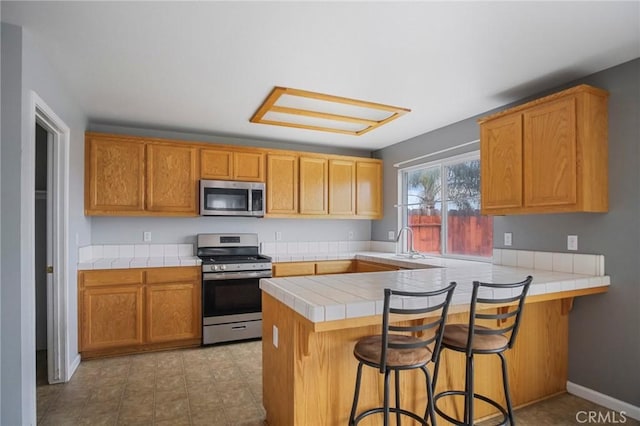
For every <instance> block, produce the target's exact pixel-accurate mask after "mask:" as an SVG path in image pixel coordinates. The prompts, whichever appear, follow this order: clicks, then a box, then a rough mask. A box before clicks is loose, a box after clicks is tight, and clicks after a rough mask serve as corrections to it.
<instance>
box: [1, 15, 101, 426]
mask: <svg viewBox="0 0 640 426" xmlns="http://www.w3.org/2000/svg"><path fill="white" fill-rule="evenodd" d="M5 70H7V71H9V72H8V74H7V75H5ZM5 88H8V89H9V93H7V92H6V91H5ZM2 89H3V90H2V115H3V123H2V124H3V126H2V169H1V172H2V199H3V211H2V213H3V214H2V234H1V236H2V253H3V256H2V337H1V341H2V346H1V348H2V394H1V397H2V407H3V409H2V414H1V416H2V417H1V419H0V423H1V424H3V425H4V424H7V425H19V424H35V415H36V412H35V292H34V291H33V286H34V283H33V280H28V281H24V277H27V276H29V275H28V274H25V271H28V270H33V263H34V257H35V256H34V253H29V252H27V251H25V250H24V247H25V240H26V239H30V238H33V235H25V234H26V233H25V232H24V230H25V229H27V228H28V224H26V223H25V220H27V219H28V218H30V217H32V214H33V212H31V213H30V212H25V211H22V206H21V194H22V193H23V191H27V192H26V193H29V194H33V191H34V188H33V187H30V188H27V187H26V186H25V183H24V182H23V181H22V179H21V174H22V150H23V147H24V146H28V144H29V143H31V142H32V139H30V137H31V133H30V132H33V129H32V128H31V127H32V126H33V122H32V120H33V119H32V114H33V113H32V111H30V107H31V106H30V96H31V91H34V92H35V93H36V94H37V95H38V96H39V97H40V98H41V99H42V100H43V101H44V102H45V103H46V104H47V105H48V106H49V107H50V108H51V109H52V110H53V111H54V112H55V114H56V115H57V116H58V117H60V118H61V119H62V120H63V121H64V122H65V124H66V125H67V126H69V128H70V129H71V135H70V136H71V140H70V147H69V148H70V149H69V153H70V158H69V190H68V194H69V200H68V202H69V204H68V210H69V229H68V235H69V253H68V265H67V267H68V273H69V275H68V277H69V288H68V289H67V308H68V309H67V315H66V318H65V320H66V321H65V322H66V324H64V326H65V327H66V328H67V329H68V330H69V341H68V348H67V351H68V355H69V356H68V359H67V360H66V363H67V365H69V364H70V362H71V361H72V360H73V359H75V358H76V357H77V356H78V346H77V330H78V326H77V296H76V295H77V280H76V276H77V267H76V265H77V253H78V246H79V245H86V244H89V243H90V241H91V227H90V220H89V219H87V218H85V217H84V215H83V188H84V182H83V176H84V172H83V167H84V130H85V128H86V117H85V116H84V114H83V113H82V111H81V110H80V109H79V108H78V106H77V105H76V104H75V101H74V100H73V99H72V98H70V97H69V96H68V94H67V91H66V90H65V87H64V85H63V84H62V83H61V80H60V79H59V78H58V76H57V75H56V73H55V72H54V71H53V69H52V68H51V66H50V65H49V63H48V62H47V60H46V59H45V57H44V55H43V53H42V52H41V51H40V50H39V48H38V47H37V44H36V41H35V40H34V38H33V37H32V35H31V34H29V33H28V31H25V30H22V29H21V28H19V27H16V26H13V25H8V24H5V23H2ZM15 90H18V91H19V93H17V94H16V93H14V92H13V91H15ZM5 112H6V113H8V116H7V115H5ZM5 136H6V137H5ZM30 161H35V158H34V159H32V160H30ZM76 234H77V236H78V242H79V244H76ZM8 248H10V250H7V249H8ZM30 268H31V269H30Z"/></svg>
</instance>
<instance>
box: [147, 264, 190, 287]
mask: <svg viewBox="0 0 640 426" xmlns="http://www.w3.org/2000/svg"><path fill="white" fill-rule="evenodd" d="M197 280H200V267H197V266H180V267H175V268H153V269H147V279H146V282H147V284H160V283H176V282H182V281H197Z"/></svg>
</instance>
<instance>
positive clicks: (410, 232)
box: [396, 226, 421, 256]
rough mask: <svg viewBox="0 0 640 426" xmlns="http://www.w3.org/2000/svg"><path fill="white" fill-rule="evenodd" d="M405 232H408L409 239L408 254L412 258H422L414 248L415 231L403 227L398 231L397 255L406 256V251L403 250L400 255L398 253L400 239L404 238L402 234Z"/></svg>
mask: <svg viewBox="0 0 640 426" xmlns="http://www.w3.org/2000/svg"><path fill="white" fill-rule="evenodd" d="M404 231H407V238H408V239H409V251H408V252H407V253H406V254H409V255H411V256H421V255H420V253H418V252H417V251H416V250H415V249H414V248H413V229H411V228H409V227H408V226H403V227H402V228H400V230H399V231H398V237H397V238H396V254H405V253H404V249H403V250H401V251H400V253H398V246H399V243H400V238H402V233H403V232H404Z"/></svg>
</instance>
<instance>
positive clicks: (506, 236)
mask: <svg viewBox="0 0 640 426" xmlns="http://www.w3.org/2000/svg"><path fill="white" fill-rule="evenodd" d="M512 243H513V234H512V233H511V232H505V233H504V245H505V246H507V247H508V246H511V244H512Z"/></svg>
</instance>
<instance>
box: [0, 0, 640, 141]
mask: <svg viewBox="0 0 640 426" xmlns="http://www.w3.org/2000/svg"><path fill="white" fill-rule="evenodd" d="M1 7H2V9H1V16H2V20H3V21H4V22H9V23H13V24H16V25H20V26H22V27H24V28H25V29H26V30H27V31H29V32H31V33H32V34H33V35H34V36H35V37H36V39H37V40H38V43H39V44H40V46H41V48H42V49H43V51H44V52H46V55H47V56H48V58H49V60H50V62H51V63H52V65H53V66H54V68H55V69H56V70H57V71H58V72H59V74H60V76H61V78H63V80H64V82H65V83H66V85H67V87H68V90H69V91H70V93H71V94H72V95H73V97H74V98H75V99H76V100H77V101H78V103H79V104H80V106H81V107H82V109H83V110H84V111H85V112H86V113H87V115H88V117H89V119H90V120H91V121H92V122H101V123H109V124H122V125H139V126H144V127H149V128H160V129H172V130H181V131H192V132H204V133H213V134H219V135H228V136H240V137H250V138H258V139H271V140H283V141H293V142H303V143H311V144H322V145H336V146H345V147H355V148H362V149H367V150H373V149H378V148H382V147H385V146H388V145H391V144H394V143H397V142H401V141H403V140H406V139H409V138H411V137H413V136H416V135H419V134H422V133H425V132H428V131H430V130H433V129H437V128H439V127H442V126H445V125H447V124H451V123H453V122H456V121H459V120H462V119H465V118H468V117H470V116H473V115H476V114H479V113H482V112H483V111H487V110H489V109H492V108H495V107H498V106H500V105H504V104H505V103H508V102H511V101H515V100H518V99H520V98H522V97H524V96H528V95H531V94H533V93H535V92H537V91H540V90H545V89H548V88H551V87H553V86H555V85H558V84H562V83H565V82H567V81H570V80H572V79H574V78H577V77H581V76H584V75H586V74H590V73H593V72H596V71H599V70H602V69H605V68H608V67H610V66H613V65H617V64H620V63H623V62H626V61H628V60H631V59H633V58H636V57H639V56H640V2H638V1H634V2H611V1H605V2H470V3H466V2H365V1H359V2H282V3H280V2H237V1H236V2H124V3H123V2H6V1H2V3H1ZM274 86H285V87H292V88H297V89H303V90H310V91H316V92H322V93H327V94H332V95H337V96H344V97H351V98H356V99H362V100H366V101H372V102H379V103H386V104H391V105H394V106H399V107H405V108H410V109H411V110H412V112H410V113H409V114H407V115H405V116H403V117H401V118H399V119H397V120H395V121H393V122H391V123H390V124H387V125H385V126H383V127H381V128H379V129H376V130H374V131H372V132H370V133H367V134H365V135H363V136H348V135H340V134H333V133H324V132H314V131H309V130H301V129H292V128H283V127H276V126H267V125H264V124H253V123H250V122H249V118H250V117H251V116H252V115H253V113H254V112H255V110H256V109H257V108H258V107H259V106H260V104H261V103H262V101H263V100H264V98H265V97H266V96H267V94H268V93H269V92H270V91H271V89H272V88H273V87H274Z"/></svg>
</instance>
